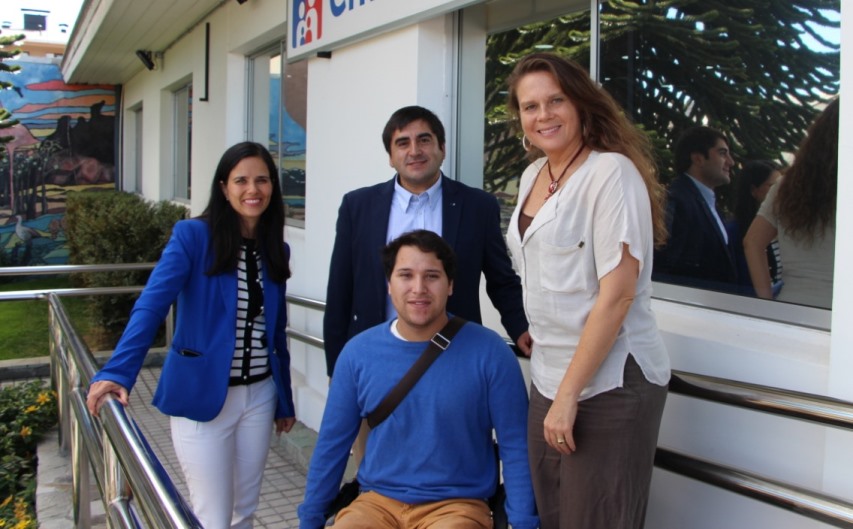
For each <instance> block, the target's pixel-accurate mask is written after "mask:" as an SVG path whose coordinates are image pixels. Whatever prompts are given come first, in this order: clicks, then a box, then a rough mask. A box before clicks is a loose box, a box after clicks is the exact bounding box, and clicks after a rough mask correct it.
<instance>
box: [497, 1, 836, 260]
mask: <svg viewBox="0 0 853 529" xmlns="http://www.w3.org/2000/svg"><path fill="white" fill-rule="evenodd" d="M840 9H841V8H840V2H839V0H791V1H788V2H770V3H768V2H766V1H765V0H737V1H735V0H708V1H703V2H694V1H692V0H674V1H672V2H660V3H655V2H648V1H646V2H645V3H644V2H628V1H623V0H609V1H607V2H602V4H601V12H600V20H601V24H600V48H599V49H600V60H599V63H600V65H601V66H600V70H601V74H600V79H601V82H602V84H603V85H604V87H605V88H607V90H609V91H610V92H611V93H612V94H613V95H614V96H615V97H616V99H617V101H620V102H621V103H622V105H623V107H624V108H625V110H626V112H628V113H629V114H630V115H631V117H632V118H633V119H634V121H635V122H636V123H637V124H638V125H639V126H640V127H641V128H643V129H644V130H646V131H647V132H648V133H649V135H650V136H651V138H652V141H653V143H654V145H655V150H656V154H657V156H658V160H659V166H660V170H661V180H662V181H663V182H667V181H669V179H670V178H671V177H672V174H671V172H672V169H671V167H672V163H671V162H672V145H673V143H674V141H675V140H676V139H677V137H678V134H679V133H680V132H681V131H682V130H684V129H685V128H687V127H689V126H691V125H695V124H704V125H708V126H711V127H714V128H717V129H719V130H722V131H723V132H724V133H725V134H726V135H727V136H729V137H730V138H731V140H732V145H731V147H732V149H733V151H734V155H735V159H736V161H737V160H746V159H769V160H776V161H779V162H784V161H785V156H786V155H787V154H788V153H791V152H793V151H795V150H796V146H797V145H798V144H799V142H800V140H801V139H802V137H803V134H804V131H805V130H806V128H807V127H808V125H809V123H811V122H812V120H813V119H814V117H815V115H816V114H817V113H818V112H819V110H820V108H822V106H823V103H825V102H826V101H827V100H828V99H829V98H830V97H831V96H832V95H834V94H837V93H838V91H839V86H840V85H839V82H840V79H839V78H840V73H839V61H840V38H839V37H838V35H839V34H840V19H841V17H840ZM590 34H591V31H590V12H589V11H588V10H587V11H579V12H574V13H569V14H566V15H564V16H561V17H558V18H555V19H553V20H549V21H545V22H538V23H534V24H528V25H525V26H522V27H519V28H516V29H512V30H509V31H506V32H503V33H498V34H494V35H491V36H490V37H489V39H488V46H487V57H486V124H485V131H486V132H485V135H486V137H485V146H486V147H485V175H484V186H485V189H486V190H487V191H489V192H492V193H494V194H496V195H497V196H499V197H500V198H502V199H503V200H504V201H505V204H504V208H505V209H506V210H507V211H511V209H512V206H513V205H514V204H513V203H512V202H513V201H514V195H515V185H516V182H517V179H518V177H519V176H520V175H521V172H522V171H523V169H524V167H525V166H526V165H527V161H526V160H524V159H523V157H522V153H523V151H521V147H520V144H519V138H518V137H517V136H516V135H514V133H513V131H511V130H510V127H508V123H507V119H508V118H507V114H506V107H505V103H506V92H505V90H506V83H505V79H506V76H507V75H508V74H509V72H510V71H511V70H512V67H513V65H514V64H515V62H516V60H517V59H518V58H520V57H523V56H524V55H526V54H528V53H531V52H533V51H536V50H541V49H543V48H545V49H550V50H551V51H554V52H557V53H560V54H562V55H565V56H567V57H570V58H572V59H574V60H577V61H579V62H580V63H582V64H588V62H589V50H590ZM735 177H736V175H735ZM726 187H730V186H726ZM718 191H719V200H720V201H721V202H722V203H723V204H725V206H724V207H725V209H726V210H727V211H731V210H732V208H733V203H731V201H732V200H733V198H734V197H733V194H734V193H733V191H732V190H730V189H725V188H721V189H719V190H718ZM505 218H508V215H505ZM783 258H784V257H783Z"/></svg>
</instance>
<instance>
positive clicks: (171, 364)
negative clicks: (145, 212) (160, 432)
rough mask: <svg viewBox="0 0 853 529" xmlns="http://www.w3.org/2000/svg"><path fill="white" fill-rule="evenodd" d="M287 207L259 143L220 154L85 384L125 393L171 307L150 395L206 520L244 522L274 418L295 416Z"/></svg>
mask: <svg viewBox="0 0 853 529" xmlns="http://www.w3.org/2000/svg"><path fill="white" fill-rule="evenodd" d="M283 232H284V209H283V205H282V196H281V188H280V185H279V180H278V178H277V172H276V167H275V164H274V162H273V160H272V158H271V157H270V154H269V152H267V150H266V149H265V148H264V147H263V146H262V145H260V144H257V143H248V142H246V143H240V144H237V145H234V146H233V147H231V148H230V149H228V150H227V151H225V154H223V155H222V159H221V160H220V161H219V165H218V166H217V168H216V173H215V175H214V179H213V185H212V188H211V190H210V201H209V202H208V205H207V209H205V211H204V213H202V215H201V216H200V217H199V218H196V219H191V220H186V221H181V222H178V223H177V224H176V225H175V227H174V230H173V233H172V237H171V239H170V240H169V243H168V245H167V246H166V248H165V250H164V251H163V255H162V256H161V258H160V261H159V262H158V263H157V267H156V268H155V269H154V271H153V272H152V274H151V278H150V279H149V280H148V284H147V285H146V287H145V290H144V291H143V292H142V295H141V296H140V297H139V300H138V301H137V302H136V304H135V305H134V307H133V311H132V312H131V316H130V321H129V323H128V325H127V328H126V329H125V331H124V334H123V335H122V337H121V340H120V341H119V344H118V345H117V346H116V350H115V353H113V356H112V358H111V359H110V361H109V362H108V363H107V365H106V366H105V367H104V368H103V369H102V370H101V371H100V372H99V373H98V374H97V375H96V376H95V378H94V379H93V383H92V386H91V387H90V388H89V395H88V399H87V406H88V407H89V410H90V412H91V413H93V414H95V415H97V414H98V411H99V410H100V407H101V405H102V404H103V403H104V401H105V398H106V396H107V395H113V396H116V397H117V398H118V400H119V401H120V402H121V403H122V404H124V405H127V402H128V393H129V392H130V390H131V389H132V387H133V384H134V382H135V381H136V377H137V375H138V374H139V370H140V368H141V366H142V360H143V358H144V357H145V354H146V352H147V351H148V348H149V347H150V345H151V341H152V339H153V337H154V334H155V333H156V331H157V329H158V327H159V326H160V324H161V323H162V322H163V319H164V318H165V317H166V313H167V311H168V310H169V307H170V306H171V305H172V303H174V302H175V301H176V300H177V302H178V314H177V324H176V332H175V337H174V340H173V342H172V344H171V347H170V349H169V353H168V355H167V357H166V361H165V364H164V365H163V371H162V374H161V376H160V381H159V384H158V386H157V391H156V392H155V394H154V401H153V403H154V405H155V406H156V407H157V408H159V409H160V411H162V412H163V413H165V414H167V415H171V416H172V418H171V429H172V442H173V444H174V446H175V452H176V454H177V456H178V460H179V461H180V463H181V468H182V469H183V472H184V475H185V477H186V482H187V486H188V488H189V491H190V500H191V503H192V505H193V510H194V511H195V513H196V515H197V516H198V518H199V520H200V521H201V523H202V525H204V527H205V528H207V529H212V528H213V529H217V528H226V527H241V528H248V527H251V526H252V517H253V513H254V511H255V509H256V508H257V505H258V499H259V495H260V487H261V477H262V474H263V470H264V466H265V463H266V458H267V453H268V451H269V444H270V434H271V431H272V428H271V426H272V424H273V422H275V426H276V432H277V433H280V432H282V431H285V432H286V431H290V429H291V427H292V426H293V424H294V422H295V418H294V408H293V398H292V396H291V388H290V357H289V354H288V351H287V343H286V336H285V332H284V329H285V324H286V317H287V316H286V309H285V299H284V296H285V280H286V279H287V278H288V277H289V275H290V269H289V267H288V262H287V261H288V250H287V247H286V245H285V244H284V242H283V240H284V239H283V237H284V233H283Z"/></svg>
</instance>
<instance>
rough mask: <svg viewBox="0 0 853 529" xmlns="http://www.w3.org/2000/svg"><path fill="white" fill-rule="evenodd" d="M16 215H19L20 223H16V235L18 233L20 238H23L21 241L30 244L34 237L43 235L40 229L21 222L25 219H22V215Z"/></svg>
mask: <svg viewBox="0 0 853 529" xmlns="http://www.w3.org/2000/svg"><path fill="white" fill-rule="evenodd" d="M15 216H16V217H18V223H17V224H15V235H17V236H18V238H19V239H21V242H23V243H24V244H28V243H29V242H30V241H31V240H32V239H37V238H39V237H41V233H39V232H38V231H36V230H34V229H32V228H30V227H29V226H24V225H23V224H21V220H23V219H21V216H20V215H15Z"/></svg>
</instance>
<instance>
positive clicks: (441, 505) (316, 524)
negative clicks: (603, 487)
mask: <svg viewBox="0 0 853 529" xmlns="http://www.w3.org/2000/svg"><path fill="white" fill-rule="evenodd" d="M383 264H384V267H385V276H386V278H387V279H388V293H389V296H390V299H391V302H392V303H393V305H394V308H395V309H396V311H397V317H396V319H393V320H391V321H388V322H385V323H383V324H380V325H377V326H376V327H373V328H371V329H368V330H367V331H364V332H363V333H361V334H359V335H357V336H355V337H354V338H352V339H351V340H350V341H349V342H348V343H347V345H346V346H345V347H344V350H343V351H342V353H341V356H340V358H339V359H338V363H337V365H336V367H335V376H334V377H332V382H331V387H330V388H329V395H328V399H327V401H326V409H325V412H324V415H323V420H322V423H321V425H320V433H319V438H318V440H317V445H316V447H315V450H314V453H313V456H312V458H311V464H310V467H309V471H308V481H307V485H306V488H305V500H304V503H303V504H302V505H301V506H300V507H299V519H300V527H301V528H302V529H318V528H320V527H323V526H324V525H325V523H326V518H327V515H328V514H329V507H330V506H331V505H332V503H333V502H334V500H335V498H336V496H337V495H338V490H339V484H340V482H341V478H342V476H343V474H344V470H345V467H346V463H347V458H348V457H349V450H350V446H352V442H353V440H354V439H355V437H356V434H357V433H358V430H359V427H360V425H361V422H362V419H365V418H367V419H368V422H369V423H370V424H371V428H372V429H371V431H370V433H369V436H368V438H367V449H366V453H365V457H364V460H363V461H362V463H361V466H360V467H359V469H358V482H359V494H358V496H357V497H356V498H355V500H354V501H352V503H350V504H349V505H348V506H346V507H344V508H343V509H341V510H340V511H339V512H338V513H337V515H336V517H335V523H334V527H336V528H339V529H356V528H365V529H367V528H369V529H385V528H388V529H392V528H393V529H408V528H412V527H423V528H439V527H443V528H444V527H453V528H461V529H465V528H472V529H474V528H477V529H480V528H484V529H491V528H492V526H493V522H492V513H491V510H490V507H489V504H488V498H489V497H490V496H492V495H493V494H494V493H495V490H496V486H497V483H498V475H499V472H500V469H499V464H498V461H497V460H496V458H495V452H494V440H493V431H494V434H495V436H496V437H497V441H498V447H499V455H500V460H501V462H502V463H503V477H504V486H505V490H506V504H505V507H506V514H507V517H508V520H509V523H511V524H512V526H513V527H514V528H515V529H534V528H536V527H538V525H539V519H538V517H537V515H536V506H535V503H534V499H533V488H532V485H531V482H530V469H529V466H528V462H527V433H526V429H527V392H526V389H525V386H524V380H523V377H522V374H521V369H520V367H519V365H518V361H517V360H516V358H515V355H514V354H513V353H512V351H511V350H510V349H509V347H508V346H507V345H506V343H505V342H504V340H503V339H502V338H501V337H499V336H498V335H497V334H496V333H494V332H493V331H491V330H488V329H486V328H484V327H482V326H480V325H477V324H474V323H470V322H464V321H462V320H459V319H458V318H454V317H453V316H452V315H449V314H448V313H447V311H446V304H447V298H448V296H450V295H451V294H452V293H453V278H454V272H455V268H456V258H455V256H454V254H453V250H452V249H451V248H450V246H448V245H447V243H446V242H445V241H444V240H443V239H441V237H439V236H438V235H436V234H435V233H433V232H430V231H426V230H417V231H414V232H409V233H406V234H404V235H402V236H400V237H399V238H397V239H396V240H394V241H392V242H391V243H390V244H389V245H388V246H386V247H385V249H384V250H383ZM452 327H455V328H452ZM457 329H458V331H457ZM429 344H433V345H429ZM425 348H426V350H425ZM431 351H432V357H431V359H430V360H425V357H428V356H430V352H431ZM429 362H432V363H431V364H430V363H429ZM416 363H418V364H419V365H420V366H421V367H420V369H418V368H414V369H411V370H410V368H412V366H413V365H414V364H416ZM424 364H425V365H426V367H423V366H424ZM413 372H417V375H413ZM404 375H405V376H406V377H407V380H409V382H408V384H405V383H402V382H401V380H402V379H403V378H404ZM418 377H419V378H418ZM412 380H414V382H412ZM398 384H399V385H398ZM401 388H404V389H401ZM392 389H394V390H395V392H394V393H395V394H396V398H391V397H389V398H388V399H387V400H386V396H388V394H389V393H390V392H391V390H392ZM401 395H402V396H401ZM383 401H384V402H383ZM391 401H395V402H394V403H395V404H396V407H394V404H390V405H389V402H391ZM380 403H382V405H381V406H380ZM377 408H378V409H377ZM389 411H390V414H389ZM383 419H384V420H383Z"/></svg>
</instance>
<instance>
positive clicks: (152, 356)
mask: <svg viewBox="0 0 853 529" xmlns="http://www.w3.org/2000/svg"><path fill="white" fill-rule="evenodd" d="M166 352H167V351H166V349H163V348H157V349H151V350H150V351H148V354H147V355H146V356H145V361H144V362H143V363H142V365H143V367H159V366H162V365H163V362H164V361H165V359H166ZM111 355H112V351H106V352H98V353H95V361H96V362H97V363H98V365H99V366H102V365H104V363H106V361H107V360H108V359H109V358H110V356H111ZM49 377H50V356H49V355H48V356H37V357H32V358H16V359H13V360H0V382H11V381H13V380H25V379H32V378H49Z"/></svg>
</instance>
